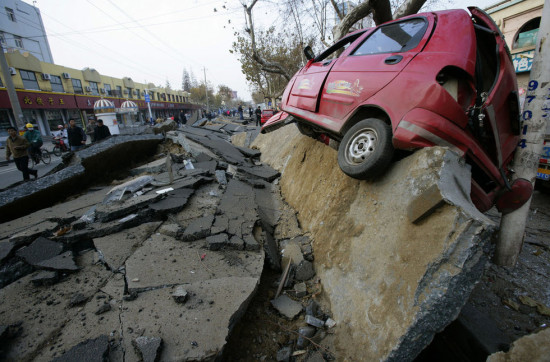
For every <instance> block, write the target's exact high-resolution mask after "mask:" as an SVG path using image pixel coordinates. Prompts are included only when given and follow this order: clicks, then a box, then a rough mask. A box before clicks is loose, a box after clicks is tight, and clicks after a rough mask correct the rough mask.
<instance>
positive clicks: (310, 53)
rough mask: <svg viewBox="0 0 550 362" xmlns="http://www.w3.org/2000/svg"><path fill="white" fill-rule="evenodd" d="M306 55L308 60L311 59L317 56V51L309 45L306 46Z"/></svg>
mask: <svg viewBox="0 0 550 362" xmlns="http://www.w3.org/2000/svg"><path fill="white" fill-rule="evenodd" d="M304 55H305V56H306V59H307V60H311V59H313V58H315V53H314V52H313V49H311V47H310V46H309V45H308V46H306V47H305V48H304Z"/></svg>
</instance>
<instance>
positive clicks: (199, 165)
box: [193, 161, 218, 174]
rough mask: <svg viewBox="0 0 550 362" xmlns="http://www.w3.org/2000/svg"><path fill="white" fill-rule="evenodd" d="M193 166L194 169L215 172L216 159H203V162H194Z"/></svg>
mask: <svg viewBox="0 0 550 362" xmlns="http://www.w3.org/2000/svg"><path fill="white" fill-rule="evenodd" d="M193 166H195V169H200V170H206V171H208V172H210V173H212V174H213V173H214V172H216V167H218V163H217V162H216V161H204V162H196V163H194V164H193Z"/></svg>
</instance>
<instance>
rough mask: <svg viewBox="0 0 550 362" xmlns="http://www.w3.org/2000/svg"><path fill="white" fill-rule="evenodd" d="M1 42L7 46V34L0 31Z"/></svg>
mask: <svg viewBox="0 0 550 362" xmlns="http://www.w3.org/2000/svg"><path fill="white" fill-rule="evenodd" d="M0 43H2V45H3V46H6V35H5V34H4V33H3V32H1V31H0Z"/></svg>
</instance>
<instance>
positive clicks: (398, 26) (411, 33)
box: [352, 18, 428, 55]
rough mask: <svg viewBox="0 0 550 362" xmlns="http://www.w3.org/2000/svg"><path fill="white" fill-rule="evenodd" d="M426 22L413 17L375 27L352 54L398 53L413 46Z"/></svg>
mask: <svg viewBox="0 0 550 362" xmlns="http://www.w3.org/2000/svg"><path fill="white" fill-rule="evenodd" d="M427 27H428V22H427V21H426V19H424V18H413V19H409V20H405V21H401V22H398V23H392V24H389V25H383V26H381V27H379V28H378V29H376V30H375V31H374V32H373V33H372V34H371V35H370V36H369V37H368V38H367V39H366V40H365V41H364V42H363V44H361V45H360V46H359V47H358V48H357V49H356V50H355V51H354V52H353V53H352V55H367V54H379V53H399V52H406V51H408V50H411V49H413V48H415V47H416V46H417V45H418V43H420V40H421V39H422V37H423V36H424V33H425V32H426V29H427Z"/></svg>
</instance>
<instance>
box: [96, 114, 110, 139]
mask: <svg viewBox="0 0 550 362" xmlns="http://www.w3.org/2000/svg"><path fill="white" fill-rule="evenodd" d="M94 134H95V141H96V142H98V141H101V140H102V139H104V138H107V137H109V136H110V135H111V131H109V127H107V126H105V125H104V124H103V120H102V119H98V120H97V126H96V127H95V130H94Z"/></svg>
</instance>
